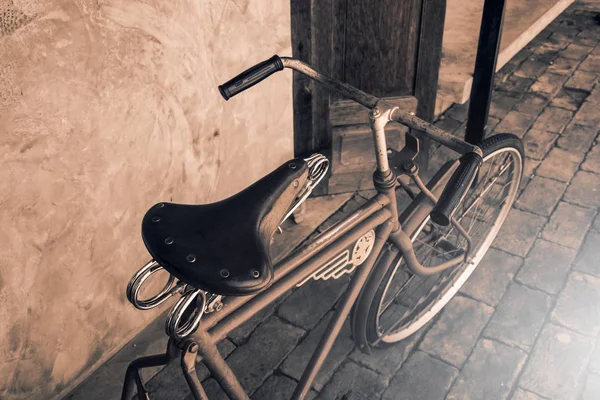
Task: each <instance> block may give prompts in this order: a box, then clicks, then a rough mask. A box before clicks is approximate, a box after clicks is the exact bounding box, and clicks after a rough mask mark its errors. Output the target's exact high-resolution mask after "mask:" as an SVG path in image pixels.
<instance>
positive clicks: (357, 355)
mask: <svg viewBox="0 0 600 400" xmlns="http://www.w3.org/2000/svg"><path fill="white" fill-rule="evenodd" d="M426 327H427V325H425V327H423V328H421V329H419V331H417V332H416V333H414V334H413V335H411V336H410V337H408V338H406V339H404V340H402V341H401V342H399V343H396V344H394V347H391V348H381V349H377V348H372V349H371V354H370V355H369V354H365V353H363V352H362V351H360V349H358V348H355V349H354V351H353V352H352V353H351V354H350V359H351V360H352V361H354V362H356V363H357V364H359V365H363V366H365V367H367V368H369V369H372V370H373V371H376V372H378V373H379V374H381V375H384V376H393V375H394V373H395V372H396V371H398V369H399V368H400V367H401V366H402V363H404V361H406V358H407V357H408V355H409V354H410V352H411V351H412V349H413V348H414V347H415V344H416V343H417V342H418V341H419V339H420V338H421V336H423V332H424V331H425V329H426Z"/></svg>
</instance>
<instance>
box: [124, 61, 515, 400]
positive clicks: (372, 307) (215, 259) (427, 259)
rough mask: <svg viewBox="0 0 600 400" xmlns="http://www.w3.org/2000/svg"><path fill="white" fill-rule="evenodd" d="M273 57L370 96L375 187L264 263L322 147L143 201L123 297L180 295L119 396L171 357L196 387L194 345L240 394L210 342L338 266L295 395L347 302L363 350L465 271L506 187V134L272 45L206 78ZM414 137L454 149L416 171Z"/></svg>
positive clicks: (411, 326) (486, 240)
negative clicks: (337, 295) (402, 103)
mask: <svg viewBox="0 0 600 400" xmlns="http://www.w3.org/2000/svg"><path fill="white" fill-rule="evenodd" d="M284 68H290V69H292V70H295V71H297V72H299V73H302V74H304V75H306V76H308V77H309V78H311V79H313V80H315V81H316V82H318V83H320V84H322V85H324V86H326V87H327V88H328V89H330V90H331V91H332V92H334V93H336V94H338V95H341V96H343V97H346V98H348V99H351V100H354V101H356V102H357V103H360V104H361V105H363V106H365V107H367V108H368V109H370V113H369V118H370V126H371V130H372V134H373V139H374V145H375V151H376V160H377V168H376V171H375V172H374V174H373V183H374V187H375V189H376V190H377V194H376V195H375V196H374V197H373V198H372V199H371V200H370V201H368V202H367V203H366V204H364V205H363V206H362V207H360V208H359V209H358V210H356V211H355V212H353V213H351V214H350V215H349V216H347V217H346V218H345V219H343V220H341V221H339V222H338V223H336V224H335V225H333V226H332V227H331V228H329V229H328V230H326V231H325V232H323V233H322V234H320V235H319V236H317V237H316V238H315V239H314V240H312V241H310V242H309V243H306V244H304V245H302V246H300V247H299V248H297V249H296V250H295V251H293V252H292V253H291V254H289V255H287V256H286V257H284V258H283V259H281V260H280V261H278V262H277V263H275V265H273V263H272V261H271V256H270V252H269V244H270V242H271V239H272V238H273V235H274V234H275V232H276V230H277V229H278V227H279V226H280V225H281V223H282V222H283V221H284V220H286V218H288V217H289V216H290V215H291V214H292V212H293V211H294V210H295V209H296V208H297V207H298V206H299V205H300V204H302V202H303V201H304V200H305V199H306V198H307V197H308V196H309V195H310V194H311V192H312V190H313V189H314V187H315V186H316V185H317V184H318V183H319V181H320V180H321V179H322V178H323V177H324V176H325V174H326V173H327V170H328V164H329V161H328V159H327V158H326V157H324V156H323V155H321V154H314V155H312V156H310V157H307V158H305V159H303V158H295V159H293V160H290V161H288V162H286V163H285V164H283V165H282V166H281V167H279V168H278V169H276V170H275V171H273V172H271V173H270V174H268V175H267V176H265V177H264V178H262V179H260V180H259V181H257V182H256V183H254V184H253V185H252V186H250V187H248V188H247V189H245V190H243V191H242V192H240V193H238V194H236V195H234V196H232V197H230V198H227V199H225V200H222V201H220V202H217V203H213V204H206V205H183V204H173V203H158V204H157V205H155V206H153V207H152V208H150V210H148V212H147V213H146V215H145V216H144V218H143V221H142V238H143V240H144V243H145V245H146V248H147V249H148V252H149V253H150V255H151V256H152V260H151V261H149V262H148V263H147V264H146V265H144V266H143V267H142V269H140V270H139V271H138V272H137V273H136V274H135V275H134V276H133V278H132V279H131V281H130V282H129V285H128V287H127V298H128V299H129V301H130V302H131V303H132V304H133V305H134V306H135V307H137V308H139V309H141V310H146V309H150V308H154V307H157V306H159V305H160V304H162V303H164V302H165V301H167V300H168V299H169V298H171V297H173V296H176V295H180V296H181V297H180V299H179V300H178V301H177V302H176V303H175V304H174V306H173V308H172V309H171V311H170V312H169V314H168V317H167V320H166V329H165V330H166V333H167V335H168V336H169V340H168V344H167V351H166V352H165V353H164V354H158V355H153V356H147V357H141V358H138V359H136V360H134V361H133V362H132V363H131V364H130V365H129V367H128V369H127V373H126V376H125V383H124V386H123V392H122V400H128V399H131V398H132V396H133V395H134V393H135V391H136V389H137V397H138V398H139V399H149V395H148V391H147V390H146V388H145V385H144V382H143V379H142V376H141V373H140V370H141V369H143V368H147V367H152V366H160V365H166V364H168V363H170V362H172V361H173V360H175V359H176V358H180V360H181V367H182V372H183V374H184V376H185V379H186V381H187V383H188V385H189V387H190V390H191V392H192V393H193V396H194V398H195V399H197V400H205V399H208V397H207V395H206V392H205V391H204V390H203V388H202V384H201V382H200V381H199V379H198V376H197V374H196V372H195V368H196V362H197V359H201V360H202V361H203V362H204V363H205V365H206V367H207V368H208V370H209V371H210V373H211V375H212V377H213V378H214V379H215V380H216V381H217V382H218V383H219V385H220V386H221V388H222V389H223V390H224V392H225V393H226V394H227V396H228V397H229V398H231V399H233V400H248V399H249V396H248V394H247V393H246V391H245V390H244V388H243V387H242V385H241V384H240V382H239V381H238V379H237V378H236V376H235V374H234V373H233V372H232V370H231V369H230V368H229V366H228V365H227V363H226V361H225V360H224V359H223V357H222V356H221V355H220V354H219V352H218V350H217V347H216V344H217V343H218V342H219V341H221V340H223V339H224V338H225V337H227V335H228V333H229V332H231V331H232V330H233V329H235V328H236V327H238V326H240V325H241V324H243V323H244V322H246V321H247V320H249V319H250V318H251V317H252V316H253V315H254V314H255V313H257V312H258V311H260V310H261V309H263V308H264V307H266V306H267V305H269V304H270V303H272V302H273V301H275V300H276V299H277V298H278V297H280V296H282V295H283V294H284V293H286V292H287V291H289V290H291V289H293V288H294V287H296V286H299V285H302V284H304V283H306V282H307V281H309V280H311V279H337V278H340V277H341V276H344V275H345V274H351V275H352V278H351V281H350V284H349V285H348V287H347V289H346V291H345V293H344V295H343V296H342V298H341V300H340V304H339V306H338V307H337V308H336V311H335V314H334V316H333V317H332V319H331V320H330V322H329V325H328V327H327V330H326V332H325V333H324V335H323V337H322V339H321V341H320V342H319V344H318V346H317V348H316V350H315V352H314V354H313V355H312V358H311V359H310V361H309V363H308V365H307V366H306V369H305V371H304V373H303V375H302V378H301V379H300V382H299V383H298V385H297V387H296V390H295V392H294V394H293V396H292V399H293V400H299V399H304V398H305V397H306V395H307V394H308V392H309V390H310V388H311V385H312V383H313V381H314V379H315V377H316V375H317V373H318V371H319V369H320V367H321V366H322V365H323V362H324V360H325V358H326V357H327V354H328V353H329V351H330V350H331V347H332V345H333V343H334V341H335V339H336V337H337V335H338V333H339V332H340V329H341V328H342V325H343V323H344V321H345V320H346V318H347V317H348V316H349V315H350V313H351V312H352V315H351V327H352V334H353V339H354V341H355V342H356V343H357V345H358V347H359V348H360V349H362V350H363V351H365V352H369V349H370V348H372V347H385V346H390V345H393V344H394V343H397V342H399V341H401V340H402V339H405V338H407V337H408V336H410V335H411V334H413V333H414V332H416V331H417V330H418V329H419V328H421V327H423V325H425V324H426V323H427V322H428V321H430V320H431V319H432V318H433V317H434V316H435V315H436V314H437V313H438V312H439V311H440V310H441V309H442V308H443V307H444V305H446V304H447V303H448V301H450V299H451V298H452V297H453V296H454V295H455V294H456V293H457V292H458V290H459V289H460V287H461V286H462V285H463V284H464V283H465V281H466V280H467V278H468V277H469V276H470V275H471V273H472V272H473V270H474V269H475V268H476V267H477V265H478V263H479V262H480V261H481V259H482V258H483V256H484V254H485V253H486V251H487V250H488V248H489V247H490V245H491V243H492V241H493V240H494V238H495V237H496V235H497V233H498V231H499V230H500V227H501V226H502V224H503V222H504V220H505V219H506V216H507V214H508V212H509V211H510V209H511V207H512V205H513V203H514V201H515V197H516V195H517V191H518V188H519V184H520V181H521V177H522V171H523V160H524V156H523V144H522V143H521V140H520V139H519V138H518V137H516V136H514V135H510V134H500V135H495V136H492V137H490V138H488V139H485V140H483V142H482V143H479V144H478V145H473V144H470V143H467V142H465V141H463V140H461V139H460V138H458V137H455V136H453V135H451V134H449V133H447V132H445V131H443V130H441V129H439V128H437V127H436V126H434V125H432V124H430V123H428V122H426V121H423V120H421V119H419V118H417V117H416V116H415V115H414V114H413V113H409V112H403V111H402V110H400V109H399V108H398V107H393V106H391V105H390V104H388V103H386V101H384V100H382V99H379V98H377V97H375V96H372V95H370V94H367V93H364V92H362V91H361V90H359V89H357V88H355V87H352V86H350V85H348V84H346V83H343V82H340V81H338V80H336V79H333V78H331V77H328V76H325V75H323V74H320V73H319V72H317V71H316V70H314V69H313V68H312V67H310V66H309V65H307V64H305V63H303V62H301V61H299V60H296V59H293V58H288V57H278V56H273V57H272V58H270V59H269V60H266V61H263V62H261V63H260V64H257V65H255V66H254V67H252V68H250V69H248V70H246V71H244V72H243V73H241V74H240V75H238V76H236V77H235V78H233V79H232V80H230V81H228V82H227V83H225V84H223V85H221V86H219V91H220V93H221V94H222V96H223V97H224V98H225V99H226V100H227V99H229V98H230V97H232V96H234V95H236V94H239V93H240V92H242V91H244V90H246V89H248V88H250V87H251V86H253V85H255V84H257V83H259V82H260V81H262V80H264V79H266V78H267V77H269V76H270V75H271V74H273V73H275V72H277V71H281V70H283V69H284ZM389 123H400V124H403V125H405V126H407V127H409V128H411V131H409V132H408V133H406V141H405V146H404V147H403V148H402V149H401V150H400V151H396V150H394V149H388V148H387V145H386V136H385V128H386V126H387V125H388V124H389ZM423 139H428V140H432V141H434V142H437V143H439V144H440V145H441V146H445V147H447V148H450V149H451V150H454V151H455V152H456V153H457V157H458V155H460V157H459V158H458V159H456V160H451V161H448V162H446V163H445V164H444V165H443V166H442V167H441V168H440V169H439V170H438V171H437V172H436V173H435V174H433V176H432V178H431V179H429V181H428V182H427V183H426V184H425V183H424V182H423V181H422V179H421V178H420V175H419V165H418V163H417V161H416V157H417V155H418V153H419V144H420V141H421V140H423ZM411 182H412V183H411ZM397 191H405V192H406V193H407V195H408V196H410V198H411V199H412V202H411V203H410V205H409V206H408V207H407V208H406V209H404V210H398V206H397ZM162 270H166V271H167V272H168V273H169V274H170V275H169V278H168V282H167V283H166V285H165V286H164V288H163V289H162V290H160V292H159V293H158V294H156V295H155V296H153V297H151V298H147V299H141V298H140V292H141V288H142V286H143V285H144V283H145V282H147V281H148V279H149V278H150V276H151V275H153V274H154V273H156V272H158V271H162Z"/></svg>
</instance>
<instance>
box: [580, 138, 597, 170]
mask: <svg viewBox="0 0 600 400" xmlns="http://www.w3.org/2000/svg"><path fill="white" fill-rule="evenodd" d="M581 169H583V170H584V171H590V172H594V173H596V174H600V144H597V145H595V146H594V147H592V150H591V151H590V152H589V153H588V154H587V155H586V156H585V160H584V161H583V164H581Z"/></svg>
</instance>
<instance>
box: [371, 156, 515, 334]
mask: <svg viewBox="0 0 600 400" xmlns="http://www.w3.org/2000/svg"><path fill="white" fill-rule="evenodd" d="M521 157H522V156H521V155H520V153H518V152H517V151H516V150H515V149H514V148H513V147H510V146H507V147H504V148H502V147H501V148H500V149H499V150H496V151H495V152H493V153H492V154H491V155H489V156H487V157H484V162H483V164H482V167H481V169H480V172H479V177H478V178H477V181H476V183H475V184H474V186H473V187H471V188H470V189H469V191H468V193H467V196H466V197H465V199H464V200H463V202H462V203H461V204H460V205H459V207H458V208H457V210H456V211H455V213H454V217H455V219H456V220H457V221H459V223H460V224H461V226H462V227H463V229H464V230H465V231H466V232H468V234H469V236H470V238H471V241H472V248H471V252H470V254H471V255H472V257H470V258H471V259H473V258H477V257H479V258H477V262H478V260H480V259H481V256H482V254H483V253H485V251H486V250H487V248H488V247H489V245H490V244H491V240H493V237H495V235H496V233H497V232H498V230H499V225H501V222H503V221H504V218H505V217H506V214H507V213H508V210H509V209H510V207H511V206H512V203H513V202H514V198H515V196H516V191H517V189H518V184H519V182H520V179H521V173H522V170H521V168H522V163H521ZM426 221H427V222H426V223H424V224H423V225H422V226H421V230H420V231H419V233H418V234H416V237H414V239H413V247H414V250H415V255H416V256H417V259H418V260H419V262H420V263H421V264H422V265H424V266H434V265H439V264H440V262H443V261H445V260H448V259H450V258H452V257H455V256H456V254H457V253H459V252H461V251H465V249H466V244H467V241H466V239H465V238H464V237H463V236H462V235H461V234H460V233H459V232H458V231H457V230H456V229H455V228H454V227H453V226H449V227H440V226H438V225H436V224H433V223H432V222H431V221H429V220H426ZM490 238H491V240H490ZM477 254H479V255H480V256H476V255H477ZM466 265H467V264H459V265H457V266H455V267H453V268H449V269H447V270H445V271H442V272H441V273H439V274H435V275H433V276H419V275H414V274H412V273H411V271H410V270H409V269H408V268H407V267H406V265H405V264H404V262H402V263H401V264H400V265H398V266H397V267H396V270H395V271H394V272H393V273H392V275H391V276H390V278H389V280H388V282H387V284H386V285H387V286H386V288H385V290H384V291H383V293H382V294H381V295H380V297H378V299H379V300H377V301H378V302H379V303H378V308H377V314H376V315H377V322H376V323H377V332H378V334H379V337H380V340H384V341H387V340H389V341H390V342H393V341H397V340H400V339H401V338H402V337H400V336H401V335H402V334H403V333H402V332H405V331H410V329H409V326H412V325H414V324H415V323H416V322H415V321H419V320H421V319H422V318H425V316H426V315H428V316H427V318H431V317H432V316H433V315H435V314H431V315H430V314H426V312H427V311H428V310H430V309H431V308H432V307H433V306H434V305H435V304H436V303H438V302H440V301H442V299H445V300H443V301H444V302H443V303H442V304H445V303H446V302H447V301H448V300H449V298H451V297H448V296H446V293H448V292H449V291H450V290H454V292H452V293H455V292H456V291H457V290H458V287H460V285H459V286H458V287H456V286H455V285H454V282H456V281H457V279H459V278H460V277H461V276H462V275H464V272H465V270H466ZM471 270H472V268H471ZM469 273H470V272H469ZM461 284H462V283H461ZM453 288H454V289H453ZM436 312H437V311H436ZM423 323H424V322H423ZM421 325H422V324H421ZM421 325H419V326H421ZM410 333H412V331H411V332H409V333H406V334H405V335H408V334H410ZM386 338H388V339H387V340H386ZM398 338H400V339H398Z"/></svg>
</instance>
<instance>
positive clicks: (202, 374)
mask: <svg viewBox="0 0 600 400" xmlns="http://www.w3.org/2000/svg"><path fill="white" fill-rule="evenodd" d="M235 348H236V346H235V344H233V343H232V342H231V341H230V340H228V339H225V340H221V341H220V342H219V343H217V349H218V350H219V353H220V354H221V356H222V357H223V358H227V357H229V355H230V354H231V353H233V351H234V350H235ZM199 358H200V356H198V359H199ZM179 372H180V373H181V369H180V371H179ZM196 374H198V379H200V380H201V381H203V380H204V379H206V378H208V377H209V376H210V372H208V368H206V365H204V363H199V364H197V365H196Z"/></svg>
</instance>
